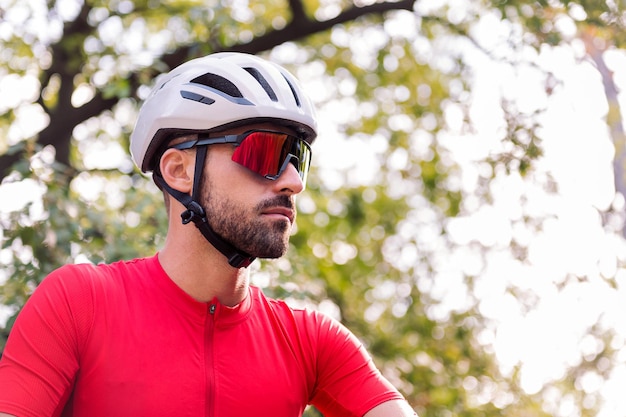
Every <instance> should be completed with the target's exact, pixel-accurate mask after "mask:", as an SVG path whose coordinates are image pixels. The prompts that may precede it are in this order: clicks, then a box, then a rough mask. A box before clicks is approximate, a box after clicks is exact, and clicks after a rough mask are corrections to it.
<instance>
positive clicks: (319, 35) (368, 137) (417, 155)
mask: <svg viewBox="0 0 626 417" xmlns="http://www.w3.org/2000/svg"><path fill="white" fill-rule="evenodd" d="M625 19H626V15H625V14H624V3H623V2H621V1H617V2H615V1H606V2H605V1H578V2H573V1H567V0H565V1H559V0H554V1H543V0H540V1H532V2H531V1H524V0H519V1H494V2H491V1H479V0H467V1H455V0H450V1H430V0H411V1H407V0H400V1H369V0H357V1H347V0H290V1H281V0H264V1H256V0H221V1H220V0H168V1H154V0H82V1H81V0H57V1H53V0H49V1H43V0H42V1H35V0H29V1H24V0H0V179H1V180H2V185H1V186H0V189H3V190H4V191H5V192H4V193H3V194H2V195H3V196H5V197H4V201H2V204H3V205H4V208H3V209H2V212H0V226H1V233H0V239H1V245H2V246H1V249H0V266H1V267H0V304H2V306H3V310H2V311H3V316H4V317H6V320H3V321H2V320H0V325H1V327H0V334H1V337H0V351H1V347H2V346H3V345H4V342H5V341H6V338H7V337H8V335H9V333H10V330H11V325H12V323H13V320H14V319H15V316H16V315H17V314H18V313H19V310H20V307H21V306H22V305H23V304H24V302H25V301H26V300H27V298H28V296H29V295H30V294H31V293H32V291H33V290H34V289H35V288H36V286H37V284H38V283H39V282H40V281H41V280H42V279H43V278H44V277H45V276H46V274H47V273H49V272H50V271H51V270H53V269H55V268H57V267H58V266H60V265H62V264H64V263H72V262H87V261H89V262H109V261H114V260H117V259H128V258H132V257H136V256H147V255H151V254H153V253H154V252H155V251H156V250H158V248H159V245H160V244H161V243H162V241H163V237H164V233H165V230H166V228H165V223H166V215H165V212H164V210H163V209H162V204H161V196H160V193H159V192H157V190H156V188H155V187H154V185H153V184H152V183H151V180H150V179H149V178H146V177H145V176H143V175H141V174H140V173H139V172H138V171H137V170H136V169H135V167H134V166H133V164H132V162H131V160H130V157H129V155H128V152H127V148H128V138H129V133H130V132H131V130H132V127H133V122H134V120H135V116H136V113H137V109H138V106H139V105H140V103H141V101H142V99H143V98H145V97H146V95H147V92H148V91H149V86H150V85H151V83H152V82H153V79H154V77H155V76H156V75H158V74H159V73H161V72H165V71H167V70H169V69H170V68H172V67H174V66H176V65H178V64H180V63H182V62H184V61H185V60H187V59H190V58H193V57H197V56H201V55H204V54H207V53H210V52H217V51H242V52H249V53H255V54H260V55H262V56H264V57H266V58H269V59H271V60H273V61H275V62H278V63H280V64H282V65H284V66H286V67H287V68H289V69H290V70H291V71H292V72H293V73H294V74H295V75H296V76H297V77H298V78H299V79H300V80H301V81H302V83H303V85H304V86H305V88H306V89H307V90H308V91H309V92H310V93H311V95H312V97H313V99H314V101H315V102H316V104H317V106H318V108H319V110H320V118H321V121H322V126H321V135H320V138H319V140H318V142H317V143H316V144H315V145H316V146H317V149H316V148H315V147H314V152H315V153H314V163H313V164H314V167H313V170H312V173H311V176H310V179H309V186H308V189H307V191H306V192H305V194H304V195H303V196H302V197H301V198H300V199H299V201H298V204H299V213H300V215H299V217H298V222H297V232H296V233H295V234H294V236H293V237H292V244H291V248H290V253H289V255H288V256H287V257H286V258H284V259H281V260H278V261H273V262H257V263H256V264H254V266H253V269H254V273H253V281H254V283H256V284H257V285H260V286H262V287H264V288H265V291H266V292H267V293H268V294H269V295H271V296H276V297H282V298H286V299H288V300H289V301H290V302H292V303H296V304H303V305H309V306H312V307H314V308H319V309H321V310H323V311H326V312H328V313H329V314H331V315H333V316H335V317H337V318H339V319H340V320H342V322H344V323H345V324H346V325H347V326H348V327H349V328H351V329H352V330H353V331H354V332H355V333H356V334H357V336H358V337H359V338H361V339H362V340H363V341H364V342H365V343H366V344H367V346H368V348H369V350H370V352H371V353H372V354H373V356H374V358H375V360H376V362H377V363H378V365H379V366H380V368H381V369H382V370H383V372H384V374H385V375H386V376H387V377H388V378H389V379H390V380H391V381H392V382H393V383H394V384H395V385H396V386H397V387H398V388H399V389H400V390H401V391H402V392H403V394H404V395H405V396H406V398H407V399H408V401H409V402H410V403H411V405H412V406H413V407H414V408H415V410H416V411H417V412H418V414H419V415H420V416H422V417H435V416H441V417H448V416H467V417H470V416H472V417H478V416H503V415H505V416H512V417H515V416H549V415H553V416H560V415H563V416H592V415H596V414H597V413H598V411H599V410H600V409H601V407H602V404H603V402H602V396H601V393H600V390H598V389H583V388H584V387H586V386H587V385H585V384H584V381H585V380H589V378H590V377H595V378H598V379H600V380H606V379H608V378H609V377H610V376H611V372H612V371H613V370H614V369H615V366H616V364H617V363H618V362H619V359H618V358H619V355H620V354H621V355H622V356H623V353H621V352H623V351H624V340H623V338H620V337H619V336H618V335H617V334H616V333H615V331H614V330H613V329H611V328H607V326H606V325H604V324H603V323H602V321H601V320H600V319H598V320H595V319H593V320H592V322H591V323H589V325H588V326H587V329H586V332H585V340H587V341H589V340H592V341H593V343H592V345H593V346H594V348H593V349H591V350H589V349H587V351H585V352H583V353H580V354H579V356H578V357H577V358H578V359H577V360H574V361H572V362H571V364H570V365H571V366H569V367H568V368H567V369H566V370H565V371H564V372H563V373H562V374H561V375H559V376H558V378H554V380H553V381H551V382H550V383H547V384H544V385H541V386H540V387H537V388H536V389H533V390H529V389H524V386H523V383H522V373H523V372H522V364H520V363H517V364H515V365H514V366H510V367H503V366H501V363H500V362H499V361H498V358H497V355H496V351H495V348H494V339H495V335H496V333H497V331H498V322H497V320H496V318H495V317H494V316H493V315H490V314H485V311H484V308H481V306H482V307H484V301H485V300H484V299H483V298H481V297H482V296H481V292H480V291H478V290H477V289H478V288H480V286H481V285H483V286H484V285H485V284H484V282H483V281H481V279H482V278H481V277H482V276H483V275H484V274H485V271H486V270H487V269H488V265H489V262H490V259H491V258H490V256H491V255H492V254H493V253H494V252H506V253H507V254H508V256H509V257H510V258H511V259H514V260H517V261H518V262H519V264H524V263H526V262H527V256H528V244H529V243H528V240H527V239H524V238H520V237H519V236H525V235H526V234H528V233H530V234H532V233H535V232H537V231H541V230H542V228H543V227H544V225H545V221H546V217H549V216H548V215H547V214H546V213H542V212H533V211H532V210H530V209H528V208H527V207H526V206H525V204H524V201H525V200H524V198H525V197H524V196H522V197H520V202H519V204H520V206H521V210H522V214H521V215H519V216H518V217H516V218H514V219H511V220H510V224H508V225H507V227H509V228H514V229H515V230H523V231H524V233H522V234H518V235H516V234H513V235H512V237H510V238H509V239H508V240H506V241H505V242H504V243H502V242H495V243H494V242H486V241H485V240H484V239H483V240H481V239H471V238H470V239H466V240H465V241H460V240H459V239H455V238H454V236H453V235H452V233H451V227H452V226H451V225H453V224H455V223H454V222H453V220H454V219H458V218H463V217H466V216H469V215H471V214H472V213H475V212H477V211H478V210H479V208H480V207H484V206H489V205H490V204H492V203H493V201H494V197H493V195H492V192H493V189H494V188H493V187H494V184H495V183H498V181H501V180H502V178H510V177H513V178H519V179H520V181H522V182H524V181H538V180H537V178H539V177H540V176H538V175H536V174H537V170H536V167H537V165H538V164H539V165H540V163H541V160H542V157H543V142H542V135H543V134H545V132H544V131H542V129H541V126H542V119H541V117H542V114H543V113H544V112H545V108H542V107H541V106H537V107H536V108H533V109H530V110H529V109H528V108H524V107H523V106H521V105H520V104H519V103H518V102H517V97H515V95H514V94H506V92H502V91H500V92H499V93H500V95H501V96H500V97H499V99H498V100H499V102H498V111H497V112H493V114H491V115H489V118H490V119H491V120H492V122H493V127H492V128H491V131H490V135H491V136H492V137H495V138H496V141H497V143H498V146H497V147H495V148H493V149H489V152H487V153H485V155H483V157H481V158H480V159H479V160H475V161H472V162H473V164H474V166H475V175H474V177H473V179H472V180H471V181H468V180H467V177H466V176H464V175H466V174H464V173H463V172H464V171H463V169H462V167H461V166H460V164H459V162H458V160H457V158H456V157H455V154H454V151H453V149H452V148H453V146H451V139H450V138H451V137H457V138H458V137H460V138H463V137H464V135H467V136H468V137H473V139H471V140H470V139H468V142H469V143H470V144H472V143H473V144H478V143H480V140H481V138H480V136H479V137H478V138H476V137H475V134H476V132H477V131H478V130H479V128H478V127H477V126H476V120H475V118H474V116H473V114H474V113H475V111H476V108H475V107H476V103H475V100H476V98H475V97H476V96H475V91H474V84H473V77H474V75H475V74H474V67H473V66H472V65H471V60H472V57H476V56H480V57H481V59H483V60H488V61H491V62H496V63H499V64H501V65H503V66H506V67H507V68H513V69H516V68H519V67H520V66H521V65H526V64H523V61H524V62H526V61H528V62H530V63H531V64H530V66H531V67H532V66H533V65H532V62H533V57H537V56H539V55H541V54H542V53H543V52H545V51H546V50H553V49H555V48H560V47H566V48H570V49H572V50H574V51H575V53H574V56H575V57H576V60H579V61H583V60H586V61H588V62H592V63H593V65H594V68H595V70H596V71H597V74H596V75H597V77H598V79H600V80H601V81H602V86H603V89H602V91H600V94H601V95H602V97H604V100H605V101H606V103H607V111H606V117H605V122H606V131H607V132H608V136H609V137H610V139H611V140H612V141H613V145H614V148H615V158H614V186H615V189H616V198H615V200H614V201H613V202H611V203H610V204H608V205H607V206H606V207H603V208H600V209H598V218H599V219H601V221H600V223H601V224H600V227H601V228H602V229H603V230H604V233H606V234H607V235H609V236H612V237H614V238H615V240H616V241H618V242H621V241H622V240H623V231H622V228H623V225H624V221H623V213H622V212H623V204H621V202H623V199H620V198H619V196H620V195H622V194H623V191H624V186H623V184H624V183H626V181H624V178H625V174H624V169H623V167H624V159H623V156H622V153H623V152H624V148H625V146H624V133H623V127H622V113H621V109H620V105H619V99H618V97H619V95H618V92H619V91H618V90H619V88H618V86H617V84H616V81H615V80H614V78H613V74H614V72H613V71H612V70H611V69H610V68H609V67H608V66H607V64H606V61H605V56H606V55H605V54H606V52H607V51H612V52H615V51H620V48H623V47H624V44H625V41H626V39H625V38H626V31H624V23H625ZM490 25H491V26H490ZM485 27H487V29H484V28H485ZM493 28H498V29H497V30H495V29H493ZM492 30H493V32H490V31H492ZM528 57H530V58H528ZM535 70H537V72H538V73H539V74H541V76H540V77H539V79H538V83H539V85H540V86H541V89H540V90H541V91H540V93H541V94H540V96H541V97H540V98H543V99H544V102H547V100H548V99H549V97H550V96H551V95H552V94H553V93H554V91H555V90H558V89H559V88H560V85H561V80H559V79H558V77H557V76H556V75H555V74H554V73H551V72H550V71H543V70H542V69H541V68H535ZM540 101H541V100H540ZM325 143H326V144H325ZM479 147H480V146H479ZM359 152H363V157H362V158H364V159H367V160H368V161H369V167H370V168H369V170H368V171H366V172H361V171H358V170H356V169H355V168H354V165H350V164H349V163H346V164H344V165H341V164H339V165H337V166H338V167H339V168H337V166H335V168H333V169H329V168H325V165H324V163H325V160H326V158H331V157H334V158H337V154H339V156H340V159H341V157H342V156H343V157H344V158H345V159H346V160H351V158H352V159H354V155H359ZM356 158H357V159H359V158H360V157H359V156H357V157H356ZM541 178H542V179H541V181H540V187H542V188H543V189H545V190H547V191H548V192H554V193H556V192H557V191H558V190H557V189H556V188H557V187H556V186H555V184H556V183H555V182H554V181H551V178H550V176H549V175H547V176H544V177H541ZM24 193H27V194H28V195H23V194H24ZM10 196H14V197H10ZM10 200H15V201H10ZM22 200H23V201H25V203H23V204H19V203H18V202H19V201H22ZM13 203H15V204H13ZM514 204H515V203H514ZM492 227H494V228H497V227H500V225H498V224H494V225H493V226H492ZM622 248H623V246H622ZM461 255H463V256H461ZM461 262H468V264H467V265H462V264H460V263H461ZM614 263H615V265H616V266H615V268H614V269H613V273H611V274H608V275H606V274H605V275H606V276H602V277H601V278H600V279H602V280H604V281H605V282H606V283H607V285H609V286H610V287H611V288H614V289H615V291H616V293H617V291H619V290H621V289H622V288H623V281H619V280H618V278H617V276H618V275H619V274H618V271H619V270H621V267H622V266H623V263H624V256H623V255H621V256H616V257H615V259H614ZM452 269H454V270H455V271H457V272H456V273H453V272H450V271H451V270H452ZM591 279H596V277H595V276H586V275H584V274H578V275H568V276H567V277H565V278H563V279H562V280H559V281H558V282H557V284H558V285H555V288H556V290H557V291H561V290H563V291H564V290H565V288H566V287H567V283H568V282H570V281H576V282H584V281H587V280H591ZM620 282H622V284H621V285H622V286H620ZM500 285H501V286H502V291H501V295H502V297H503V299H504V300H513V301H511V302H515V303H518V304H519V305H520V306H521V308H522V309H526V310H527V311H529V312H530V311H532V310H533V308H534V307H535V306H536V303H537V296H536V294H535V293H534V292H533V290H532V288H531V287H530V286H528V285H526V286H515V285H512V284H511V283H510V281H507V280H505V277H502V282H501V284H500ZM459 292H460V293H461V294H462V296H461V297H460V298H458V297H457V298H454V297H452V298H450V294H451V293H455V294H458V293H459ZM526 343H528V344H529V346H531V345H533V344H537V343H541V340H529V341H526ZM526 348H527V347H525V346H520V349H526ZM563 404H568V405H569V406H568V407H565V408H564V407H563ZM316 414H317V412H316V411H315V410H314V409H310V410H308V411H307V415H311V416H312V415H316Z"/></svg>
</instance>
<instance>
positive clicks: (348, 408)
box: [311, 313, 403, 417]
mask: <svg viewBox="0 0 626 417" xmlns="http://www.w3.org/2000/svg"><path fill="white" fill-rule="evenodd" d="M315 317H316V320H315V321H316V322H317V323H318V346H317V359H316V361H317V365H316V366H317V381H316V386H315V390H314V394H313V398H312V400H311V403H312V404H313V405H314V406H315V407H316V408H317V409H318V410H319V411H321V412H322V414H324V416H326V417H346V416H358V417H361V416H363V415H364V414H365V413H367V412H368V411H369V410H371V409H372V408H374V407H376V406H377V405H379V404H382V403H383V402H386V401H389V400H394V399H402V398H403V397H402V395H401V394H400V393H399V392H398V391H397V390H396V389H395V388H394V387H393V386H392V385H391V383H390V382H389V381H387V379H385V378H384V377H383V375H382V374H381V373H380V371H379V370H378V369H377V368H376V366H375V365H374V362H373V361H372V358H371V356H370V355H369V353H368V352H367V351H366V349H365V347H364V346H363V344H362V343H361V342H360V341H359V340H358V339H357V338H356V336H354V334H352V333H351V332H350V331H349V330H348V329H347V328H346V327H345V326H343V325H342V324H341V323H339V322H338V321H336V320H333V319H332V318H330V317H327V316H324V315H322V314H320V313H316V314H315Z"/></svg>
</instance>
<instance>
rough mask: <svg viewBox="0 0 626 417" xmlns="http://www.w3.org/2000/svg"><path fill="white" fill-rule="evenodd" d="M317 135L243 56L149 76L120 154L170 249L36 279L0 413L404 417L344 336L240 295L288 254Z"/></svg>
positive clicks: (295, 99) (294, 86)
mask: <svg viewBox="0 0 626 417" xmlns="http://www.w3.org/2000/svg"><path fill="white" fill-rule="evenodd" d="M316 129H317V127H316V121H315V117H314V111H313V107H312V105H311V103H310V101H309V99H308V98H307V97H306V96H305V95H304V93H303V92H302V91H301V89H300V87H299V86H298V83H297V81H296V80H295V79H294V78H293V77H292V76H291V75H290V74H289V73H287V72H286V71H285V70H284V69H283V68H281V67H279V66H276V65H274V64H272V63H269V62H267V61H264V60H262V59H260V58H257V57H254V56H250V55H245V54H235V53H222V54H215V55H210V56H208V57H204V58H199V59H196V60H192V61H190V62H188V63H186V64H183V65H181V66H180V67H178V68H176V69H174V70H173V71H172V72H170V73H169V74H167V75H166V76H165V77H164V78H162V79H160V80H159V82H158V83H157V85H156V87H155V89H154V91H153V93H152V94H151V96H150V97H149V98H148V99H147V100H146V102H145V103H144V105H143V107H142V109H141V111H140V114H139V118H138V121H137V125H136V128H135V130H134V132H133V134H132V136H131V153H132V156H133V159H134V161H135V162H136V163H137V165H138V166H139V167H140V168H141V170H142V171H144V172H149V171H152V172H153V178H154V180H155V182H156V183H157V185H158V186H159V187H160V188H161V189H162V190H164V195H165V202H166V207H167V210H168V215H169V218H170V222H169V226H168V231H167V238H166V242H165V244H164V246H163V248H162V249H161V250H160V251H159V253H158V254H157V255H155V256H153V257H151V258H145V259H136V260H132V261H127V262H117V263H113V264H110V265H98V266H94V265H70V266H65V267H62V268H60V269H59V270H57V271H55V272H53V273H52V274H50V276H48V277H47V278H46V279H45V280H44V281H43V282H42V284H41V285H40V286H39V287H38V288H37V290H36V291H35V292H34V294H33V296H32V297H31V298H30V300H29V301H28V303H27V304H26V306H25V307H24V310H23V311H22V313H21V314H20V316H19V317H18V319H17V321H16V323H15V326H14V328H13V330H12V332H11V335H10V337H9V340H8V342H7V346H6V349H5V351H4V356H3V358H2V361H0V412H1V413H0V416H7V415H15V416H18V417H31V416H76V417H79V416H81V417H82V416H85V417H87V416H88V417H99V416H103V417H104V416H106V417H115V416H133V417H136V416H177V417H180V416H189V417H192V416H194V417H196V416H218V417H239V416H242V417H243V416H246V417H249V416H252V415H259V416H272V417H295V416H300V415H302V413H303V411H304V409H305V407H306V406H307V404H313V405H315V406H316V407H317V408H318V409H319V410H320V411H322V412H323V413H324V415H326V416H338V417H339V416H341V417H345V416H363V415H365V416H367V417H376V416H385V417H390V416H391V417H393V416H414V415H415V413H414V412H413V411H412V410H411V408H410V407H409V406H408V404H407V403H406V402H405V401H404V400H403V398H402V396H401V395H400V394H399V393H398V392H397V391H396V390H395V389H394V388H393V387H392V386H391V385H390V384H389V382H387V381H386V380H385V379H384V378H383V377H382V376H381V374H380V372H379V371H378V370H377V369H376V368H375V367H374V365H373V364H372V361H371V359H370V357H369V356H368V354H367V353H366V352H365V350H364V348H363V347H362V346H361V344H360V343H359V342H358V340H357V339H356V338H355V337H354V336H353V335H352V334H351V333H350V332H349V331H348V330H347V329H346V328H345V327H343V326H342V325H340V324H339V323H338V322H336V321H334V320H332V319H330V318H328V317H326V316H324V315H323V314H320V313H318V312H315V311H309V310H299V309H293V308H290V307H288V306H287V305H286V304H285V303H283V302H280V301H277V300H272V299H268V298H266V297H265V296H264V295H263V293H262V292H261V291H260V290H259V289H257V288H254V287H252V286H250V285H249V272H248V270H247V269H246V267H247V266H248V265H249V264H250V263H251V262H252V261H253V260H254V259H255V258H256V257H262V258H277V257H280V256H282V255H283V254H284V253H285V252H286V250H287V247H288V239H289V234H290V230H291V227H292V224H293V222H294V219H295V216H296V211H295V203H294V200H295V197H296V195H297V194H298V193H300V192H301V191H302V190H303V189H304V186H305V181H306V174H307V171H308V168H309V163H310V158H311V150H310V144H311V143H312V142H313V140H314V139H315V136H316ZM177 219H182V221H180V220H177ZM2 413H4V414H2ZM6 413H8V414H6Z"/></svg>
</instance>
